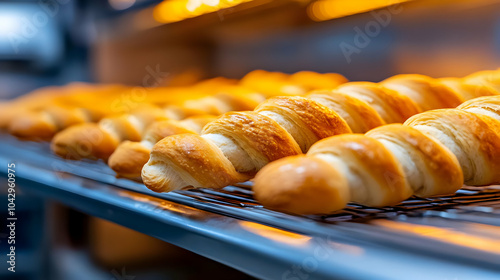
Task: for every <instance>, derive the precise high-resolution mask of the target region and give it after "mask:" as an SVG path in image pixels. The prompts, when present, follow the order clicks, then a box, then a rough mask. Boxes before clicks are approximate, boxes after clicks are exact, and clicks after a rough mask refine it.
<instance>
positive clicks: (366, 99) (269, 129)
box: [142, 75, 461, 192]
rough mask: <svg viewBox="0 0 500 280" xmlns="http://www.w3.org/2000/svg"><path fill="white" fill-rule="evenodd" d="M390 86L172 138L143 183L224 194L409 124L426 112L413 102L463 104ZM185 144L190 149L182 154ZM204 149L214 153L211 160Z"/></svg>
mask: <svg viewBox="0 0 500 280" xmlns="http://www.w3.org/2000/svg"><path fill="white" fill-rule="evenodd" d="M393 83H394V84H393ZM383 85H384V86H381V85H378V84H374V83H368V82H364V83H347V84H344V85H342V86H340V87H338V88H337V89H335V90H333V91H321V92H320V93H321V94H320V93H314V94H312V95H310V96H309V97H310V98H309V99H308V98H304V97H280V98H272V99H269V100H267V101H265V102H264V103H262V104H261V105H259V106H258V107H257V109H256V110H255V112H242V113H230V114H226V115H224V116H222V117H221V118H220V119H218V120H217V121H215V122H212V123H210V124H208V125H207V126H206V127H205V129H204V130H203V132H202V135H201V136H193V135H189V136H185V135H179V136H172V137H167V138H165V139H163V140H162V141H160V142H158V143H157V144H156V145H155V146H154V147H153V149H152V153H151V157H150V160H149V161H148V163H147V164H146V165H145V166H144V168H143V170H142V179H143V182H144V183H145V185H146V186H147V187H149V188H150V189H152V190H154V191H161V192H165V191H172V190H176V189H182V188H184V187H187V186H190V185H191V186H193V187H212V188H221V187H224V186H226V185H227V184H234V183H236V182H239V181H240V180H242V179H245V178H249V176H251V175H253V174H254V173H255V172H256V171H258V170H260V169H261V168H262V167H263V166H264V165H266V164H267V163H269V162H271V161H274V160H277V159H279V158H282V157H285V156H288V155H296V154H299V153H300V152H306V151H307V150H308V149H309V147H310V146H311V145H313V144H314V143H315V142H317V141H319V140H321V139H323V138H326V137H329V136H332V135H337V134H343V133H350V132H352V131H355V132H366V131H368V130H369V129H372V128H374V127H377V126H380V125H383V124H385V123H390V122H396V121H399V122H402V121H405V120H406V118H408V117H409V116H411V115H413V114H416V113H418V112H420V109H419V106H417V105H416V104H415V103H414V102H413V101H412V100H413V99H415V100H417V101H418V102H420V104H421V105H422V106H428V105H426V103H425V102H424V101H425V100H424V99H423V98H422V97H421V96H420V95H422V96H427V97H428V98H429V99H432V100H433V101H434V103H433V104H432V106H443V107H446V106H451V105H450V104H456V103H458V102H459V101H460V100H461V98H460V97H459V96H458V94H457V93H455V92H454V91H452V90H450V89H448V88H445V87H442V86H438V85H437V82H436V81H435V80H434V79H432V78H429V77H425V78H424V76H411V75H406V76H402V77H399V78H394V79H392V80H387V81H385V82H384V83H383ZM388 87H397V88H398V89H400V90H401V91H404V92H405V93H406V94H405V95H402V94H399V93H398V92H396V91H394V90H389V89H387V88H388ZM447 98H449V99H451V100H452V101H447ZM183 139H185V140H183ZM180 143H183V144H182V146H176V147H174V145H180ZM197 147H199V148H201V147H203V148H204V149H210V151H206V153H208V154H210V155H211V156H207V154H206V153H201V151H197V149H198V148H197ZM207 170H210V171H212V172H210V173H207V172H206V171H207ZM208 174H210V175H208ZM167 176H168V178H167ZM206 176H209V177H210V178H206Z"/></svg>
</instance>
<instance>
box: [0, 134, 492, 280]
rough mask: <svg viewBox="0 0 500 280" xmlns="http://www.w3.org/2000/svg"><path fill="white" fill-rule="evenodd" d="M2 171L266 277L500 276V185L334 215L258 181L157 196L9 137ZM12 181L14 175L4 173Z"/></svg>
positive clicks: (43, 146) (2, 148)
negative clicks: (283, 200)
mask: <svg viewBox="0 0 500 280" xmlns="http://www.w3.org/2000/svg"><path fill="white" fill-rule="evenodd" d="M0 143H2V144H1V145H0V165H1V166H4V167H5V168H1V169H0V174H1V175H2V176H3V177H5V176H6V172H7V168H6V166H7V164H8V163H10V162H15V163H16V170H17V172H18V174H17V175H18V178H17V179H18V183H19V185H20V187H21V188H22V189H23V190H25V191H29V192H32V193H36V194H39V195H42V196H46V197H49V198H51V199H54V200H58V201H60V202H61V203H64V204H66V205H68V206H70V207H73V208H75V209H78V210H80V211H83V212H85V213H88V214H90V215H94V216H97V217H100V218H104V219H107V220H110V221H112V222H115V223H118V224H121V225H124V226H127V227H129V228H132V229H134V230H137V231H140V232H143V233H145V234H148V235H151V236H154V237H156V238H159V239H162V240H164V241H166V242H169V243H172V244H175V245H178V246H180V247H183V248H186V249H188V250H191V251H193V252H196V253H198V254H200V255H203V256H206V257H208V258H211V259H214V260H216V261H219V262H221V263H224V264H226V265H229V266H232V267H234V268H237V269H239V270H241V271H244V272H246V273H248V274H250V275H253V276H255V277H258V278H263V279H498V278H499V277H500V189H499V188H497V187H494V186H492V187H488V188H486V189H484V188H483V189H479V188H467V189H464V190H461V191H460V192H459V193H458V194H457V195H455V196H453V197H439V198H433V199H419V198H412V199H410V200H408V201H406V202H405V203H403V204H401V205H399V206H397V207H391V208H381V209H373V208H366V207H362V206H359V205H350V206H349V207H348V208H346V209H345V210H344V211H342V212H341V213H336V214H334V215H331V216H326V217H319V216H308V217H302V216H294V215H288V214H284V213H279V212H275V211H272V210H269V209H265V208H263V207H261V206H260V205H258V204H257V203H256V202H255V201H254V200H253V198H252V193H251V191H250V189H249V188H248V186H245V185H242V186H231V187H227V188H225V189H224V190H222V191H214V190H208V189H201V190H188V191H179V192H173V193H168V194H157V193H154V192H151V191H149V190H148V189H147V188H146V187H144V185H142V184H140V183H138V182H133V181H130V180H126V179H117V178H115V176H114V174H113V172H112V171H111V170H110V169H109V168H108V167H107V166H106V165H105V164H104V163H102V162H91V161H78V162H75V161H65V160H63V159H59V158H57V157H55V156H53V155H52V154H50V152H49V149H48V144H47V143H34V142H21V141H18V140H16V139H14V138H12V137H10V136H7V135H0ZM4 182H5V181H4Z"/></svg>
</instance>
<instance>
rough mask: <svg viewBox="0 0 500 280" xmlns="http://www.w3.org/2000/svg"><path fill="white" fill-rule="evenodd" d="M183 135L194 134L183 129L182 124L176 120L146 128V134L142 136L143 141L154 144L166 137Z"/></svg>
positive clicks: (160, 122)
mask: <svg viewBox="0 0 500 280" xmlns="http://www.w3.org/2000/svg"><path fill="white" fill-rule="evenodd" d="M183 133H195V132H194V131H193V130H191V129H189V128H187V127H185V126H184V125H183V124H182V122H180V121H177V120H166V121H159V122H155V123H153V124H151V125H150V126H149V127H148V129H147V131H146V133H145V134H144V140H146V141H149V142H151V143H152V144H154V143H157V142H158V141H160V140H161V139H163V138H165V137H167V136H171V135H175V134H183Z"/></svg>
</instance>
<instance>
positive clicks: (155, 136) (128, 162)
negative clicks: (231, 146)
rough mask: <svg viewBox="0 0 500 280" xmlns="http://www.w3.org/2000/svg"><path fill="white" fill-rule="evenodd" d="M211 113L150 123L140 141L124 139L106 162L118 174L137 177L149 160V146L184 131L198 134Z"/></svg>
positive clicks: (211, 116)
mask: <svg viewBox="0 0 500 280" xmlns="http://www.w3.org/2000/svg"><path fill="white" fill-rule="evenodd" d="M215 118H216V117H215V116H213V115H200V116H194V117H189V118H186V119H184V120H181V121H178V120H165V121H159V122H155V123H153V124H151V125H150V126H149V127H148V129H147V130H146V132H145V133H144V135H143V137H142V141H140V142H139V141H137V142H134V141H128V140H127V141H124V142H122V143H121V144H120V145H119V146H118V148H117V149H116V150H115V151H114V152H113V154H112V155H111V157H110V158H109V161H108V164H109V167H111V169H113V170H114V171H115V172H116V173H117V174H118V175H119V176H121V177H126V178H132V179H137V178H140V177H141V170H142V167H143V166H144V164H146V162H147V161H148V160H149V154H150V152H151V148H153V145H154V144H156V143H157V142H158V141H160V140H161V139H163V138H165V137H167V136H171V135H176V134H184V133H192V134H199V133H200V132H201V130H202V128H203V127H204V126H205V125H206V124H207V123H209V122H211V121H213V120H215Z"/></svg>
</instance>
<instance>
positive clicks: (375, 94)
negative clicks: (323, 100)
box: [336, 82, 421, 123]
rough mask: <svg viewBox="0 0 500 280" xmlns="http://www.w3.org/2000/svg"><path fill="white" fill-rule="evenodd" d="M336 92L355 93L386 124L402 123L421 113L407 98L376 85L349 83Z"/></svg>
mask: <svg viewBox="0 0 500 280" xmlns="http://www.w3.org/2000/svg"><path fill="white" fill-rule="evenodd" d="M336 91H338V92H341V93H345V94H348V95H349V94H353V93H357V95H356V97H359V98H362V100H363V101H365V102H367V103H368V104H370V105H371V106H373V107H374V109H375V110H377V112H378V113H379V115H380V116H381V117H382V119H384V121H385V122H386V123H402V122H404V121H405V120H406V119H408V118H409V117H411V116H413V115H415V114H418V113H420V112H421V110H420V108H419V107H418V106H417V104H416V103H415V102H413V100H411V99H410V98H409V97H407V96H405V95H403V94H400V93H398V92H396V91H393V90H390V89H388V88H384V87H382V86H381V85H379V84H376V83H371V82H350V83H346V84H343V85H341V86H339V87H338V88H337V89H336ZM363 97H364V98H363Z"/></svg>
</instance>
